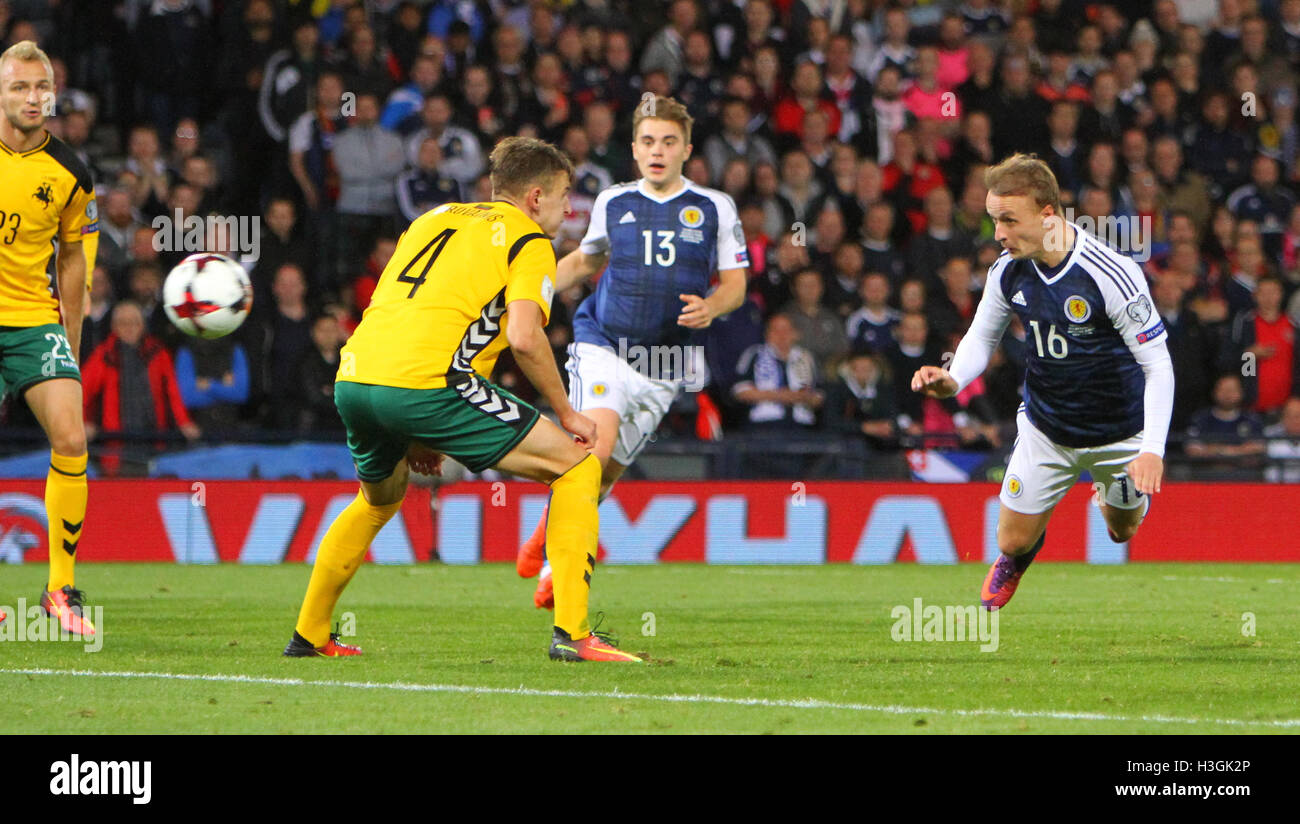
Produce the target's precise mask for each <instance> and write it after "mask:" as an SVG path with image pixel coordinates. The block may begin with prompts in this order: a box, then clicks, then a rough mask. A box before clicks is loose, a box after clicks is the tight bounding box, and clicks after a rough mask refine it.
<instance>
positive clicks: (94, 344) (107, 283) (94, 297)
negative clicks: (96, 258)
mask: <svg viewBox="0 0 1300 824" xmlns="http://www.w3.org/2000/svg"><path fill="white" fill-rule="evenodd" d="M101 248H102V247H101ZM112 309H113V282H112V280H110V279H109V277H108V272H107V271H106V270H105V269H104V267H103V266H101V265H96V266H95V272H94V276H93V278H92V279H91V282H90V305H89V306H88V307H87V309H86V319H85V320H84V321H83V322H82V324H81V352H80V353H79V354H78V355H77V362H78V363H85V362H86V361H87V360H88V359H89V358H90V356H91V354H92V353H93V352H94V351H95V349H96V348H98V347H99V345H100V344H101V343H103V342H104V341H106V340H108V336H109V334H110V333H111V332H112V316H111V313H112Z"/></svg>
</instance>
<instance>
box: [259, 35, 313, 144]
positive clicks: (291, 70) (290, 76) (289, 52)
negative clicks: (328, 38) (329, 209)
mask: <svg viewBox="0 0 1300 824" xmlns="http://www.w3.org/2000/svg"><path fill="white" fill-rule="evenodd" d="M319 46H320V31H319V30H318V29H317V28H316V22H315V21H314V20H312V19H311V18H310V17H298V18H297V19H296V21H295V22H294V24H293V34H292V43H291V44H290V46H289V47H288V48H284V49H281V50H279V51H277V52H276V53H274V54H272V55H271V57H270V59H269V60H268V61H267V63H266V68H265V69H264V70H263V71H262V89H261V93H260V95H259V97H258V104H257V109H258V114H259V115H260V117H261V123H262V128H263V129H264V130H265V131H266V134H267V136H269V137H270V138H271V140H272V141H274V142H275V143H276V144H278V145H280V146H283V145H284V144H285V141H286V140H287V139H288V136H289V128H290V127H291V126H292V125H293V122H294V121H295V120H296V119H297V118H298V116H299V115H301V114H302V113H303V112H305V111H307V110H308V108H309V106H308V102H309V101H310V99H311V93H312V91H313V90H314V89H315V88H316V76H317V74H318V73H319V72H320V71H321V70H322V68H323V66H322V62H321V59H320V53H319ZM272 168H279V167H278V166H273V167H272Z"/></svg>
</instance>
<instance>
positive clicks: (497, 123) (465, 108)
mask: <svg viewBox="0 0 1300 824" xmlns="http://www.w3.org/2000/svg"><path fill="white" fill-rule="evenodd" d="M455 122H456V124H457V125H458V126H461V127H463V128H465V129H468V130H470V131H471V132H472V133H473V134H474V137H475V138H477V139H478V143H479V146H480V147H482V146H485V145H486V146H492V145H493V144H495V143H496V142H497V140H498V139H499V138H501V137H504V136H505V128H506V123H505V120H504V119H503V118H502V117H501V111H500V104H499V102H498V101H497V94H496V89H495V88H493V86H492V71H491V70H490V69H488V67H487V66H478V65H476V66H468V67H466V69H465V73H464V79H463V80H462V85H461V94H460V108H459V110H458V111H457V114H456V121H455Z"/></svg>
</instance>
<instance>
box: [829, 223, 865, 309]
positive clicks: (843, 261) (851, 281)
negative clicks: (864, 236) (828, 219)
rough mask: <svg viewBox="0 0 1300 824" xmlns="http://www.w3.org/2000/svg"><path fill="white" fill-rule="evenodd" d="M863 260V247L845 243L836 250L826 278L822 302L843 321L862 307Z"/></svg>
mask: <svg viewBox="0 0 1300 824" xmlns="http://www.w3.org/2000/svg"><path fill="white" fill-rule="evenodd" d="M862 259H863V254H862V247H861V246H859V245H858V244H856V243H851V242H848V241H845V242H843V243H841V244H840V245H839V248H838V249H836V250H835V257H834V259H833V260H832V262H831V270H830V272H829V273H828V274H827V276H825V277H824V280H825V282H826V294H825V296H824V297H823V298H822V302H823V303H825V304H826V305H827V306H828V307H829V308H830V310H831V311H832V312H834V313H835V316H836V317H838V318H840V319H841V320H845V319H847V318H848V316H849V315H851V314H853V313H854V312H855V311H857V309H858V307H859V306H861V305H862V296H861V294H860V293H861V291H862V272H863V269H862Z"/></svg>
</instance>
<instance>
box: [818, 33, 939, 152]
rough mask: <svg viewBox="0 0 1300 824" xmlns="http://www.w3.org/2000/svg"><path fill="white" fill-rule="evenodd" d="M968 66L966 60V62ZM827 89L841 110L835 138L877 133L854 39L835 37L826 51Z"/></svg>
mask: <svg viewBox="0 0 1300 824" xmlns="http://www.w3.org/2000/svg"><path fill="white" fill-rule="evenodd" d="M963 62H964V59H963ZM825 71H826V88H827V89H828V90H829V91H830V93H831V99H832V101H833V102H834V103H835V106H836V108H838V109H839V110H840V129H839V132H838V133H837V134H836V135H835V137H837V138H838V139H839V140H840V141H842V142H844V143H851V142H854V141H855V140H856V139H858V138H859V136H860V135H861V133H862V132H863V131H864V130H870V131H871V132H873V133H874V131H875V120H874V118H872V117H871V111H872V110H871V84H870V83H868V82H867V80H866V78H864V77H863V76H862V75H860V74H859V73H858V72H857V71H855V70H854V69H853V38H852V36H850V35H848V34H842V33H841V34H834V35H832V36H831V39H830V43H829V44H828V46H827V48H826V66H825Z"/></svg>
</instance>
